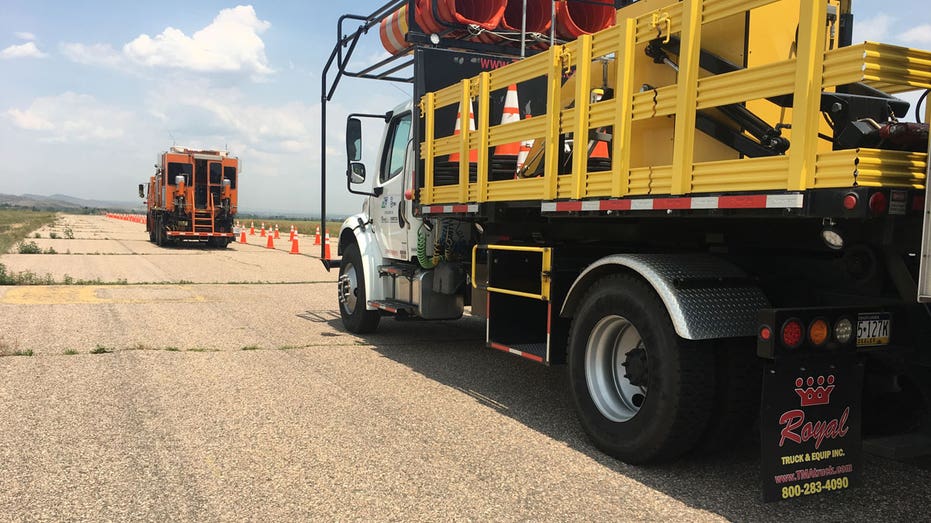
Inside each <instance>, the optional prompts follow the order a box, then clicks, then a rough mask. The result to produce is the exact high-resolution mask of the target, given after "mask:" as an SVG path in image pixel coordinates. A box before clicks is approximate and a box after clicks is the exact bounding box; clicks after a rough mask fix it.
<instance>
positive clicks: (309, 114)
mask: <svg viewBox="0 0 931 523" xmlns="http://www.w3.org/2000/svg"><path fill="white" fill-rule="evenodd" d="M380 4H381V2H378V1H368V0H366V1H356V2H318V1H311V2H309V1H275V2H255V3H253V4H251V5H238V4H236V3H229V2H214V1H201V0H198V1H187V2H181V1H174V0H165V1H159V2H146V1H140V2H125V1H83V2H62V1H60V0H58V1H48V0H29V1H24V0H0V12H2V13H3V14H2V16H0V78H2V79H3V80H2V81H0V155H2V157H3V158H4V159H5V162H4V164H3V166H2V167H0V193H13V194H20V193H36V194H53V193H64V194H69V195H72V196H78V197H86V198H97V199H113V200H124V201H133V200H134V199H135V186H136V185H137V184H138V183H142V182H144V181H145V180H147V178H148V176H150V175H151V174H152V171H153V169H152V164H153V163H154V161H155V159H156V155H157V153H158V152H160V151H162V150H164V149H165V148H166V147H167V146H169V145H171V144H172V143H173V142H174V143H176V144H178V145H188V146H194V147H205V148H222V147H224V146H225V147H228V148H229V149H230V150H231V152H233V153H234V154H236V155H238V156H239V157H240V158H241V159H242V162H243V173H244V174H243V179H242V181H241V187H242V192H241V196H240V203H241V205H242V206H243V207H244V208H248V209H265V210H279V211H287V212H302V213H306V214H316V213H317V212H318V211H319V192H318V188H319V159H320V154H321V152H320V150H319V149H320V147H319V143H320V132H321V131H320V129H319V98H320V71H321V69H322V66H323V63H324V61H325V59H326V58H327V56H328V54H329V51H330V49H331V47H332V45H333V42H334V40H335V31H336V20H337V18H338V17H339V16H340V15H341V14H344V13H345V12H346V9H352V10H353V12H354V13H356V14H368V13H369V12H370V11H372V10H374V9H375V8H376V7H378V6H379V5H380ZM854 12H855V15H856V21H857V22H856V25H855V30H856V33H855V34H856V37H855V40H856V41H859V40H863V39H871V40H879V41H884V42H888V43H894V44H901V45H910V46H913V47H920V48H924V49H931V10H929V9H928V7H927V4H926V2H925V1H924V0H894V1H888V2H875V1H865V0H859V1H855V2H854ZM382 54H383V50H382V49H381V45H380V43H379V41H378V36H377V31H373V32H372V34H371V38H369V40H368V42H366V44H364V45H363V46H362V48H361V49H360V51H359V55H360V57H363V58H365V59H369V60H372V59H374V58H375V57H377V56H380V55H382ZM405 89H406V86H405V87H404V88H403V89H402V88H401V87H397V86H391V85H386V84H383V83H377V82H366V81H352V80H350V81H347V82H346V84H345V89H344V90H342V91H341V92H339V93H338V95H337V98H336V100H334V102H335V103H333V104H331V106H330V118H331V119H330V125H329V129H327V133H328V137H329V140H330V143H331V150H330V151H329V153H330V156H329V157H330V158H331V160H330V164H331V165H332V166H333V167H332V168H331V169H330V174H329V179H330V180H331V186H332V187H333V190H332V191H330V194H331V196H332V198H331V200H330V202H331V204H330V205H331V209H333V210H334V211H335V212H339V213H342V214H348V213H352V212H355V211H356V210H357V209H358V208H359V201H358V200H357V199H353V198H352V197H349V196H348V195H346V194H345V192H344V190H343V189H342V187H343V186H344V181H343V180H344V179H343V177H342V172H343V170H344V167H343V162H344V161H345V154H344V153H343V141H342V134H343V128H344V120H343V118H344V115H345V114H346V113H347V112H348V111H349V110H351V111H359V112H382V111H385V110H388V109H390V108H391V107H393V106H394V105H395V104H397V103H399V102H401V101H403V100H404V98H405ZM367 131H368V130H367ZM377 135H378V131H377V130H372V131H371V132H367V134H366V139H367V140H368V141H367V146H368V147H367V148H368V149H372V148H374V147H375V146H377V144H376V143H375V142H377V141H378V139H377Z"/></svg>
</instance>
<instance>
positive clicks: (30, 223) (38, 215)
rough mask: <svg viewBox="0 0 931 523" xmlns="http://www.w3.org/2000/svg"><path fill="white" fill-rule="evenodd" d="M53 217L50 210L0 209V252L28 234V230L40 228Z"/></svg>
mask: <svg viewBox="0 0 931 523" xmlns="http://www.w3.org/2000/svg"><path fill="white" fill-rule="evenodd" d="M54 219H55V214H54V213H50V212H36V211H30V210H26V209H9V208H2V209H0V253H4V252H7V250H8V249H9V248H10V247H12V246H14V245H16V243H17V242H19V241H20V240H23V239H24V238H26V237H27V236H29V233H30V231H35V230H36V229H40V228H42V226H44V225H48V224H50V223H51V222H52V221H53V220H54Z"/></svg>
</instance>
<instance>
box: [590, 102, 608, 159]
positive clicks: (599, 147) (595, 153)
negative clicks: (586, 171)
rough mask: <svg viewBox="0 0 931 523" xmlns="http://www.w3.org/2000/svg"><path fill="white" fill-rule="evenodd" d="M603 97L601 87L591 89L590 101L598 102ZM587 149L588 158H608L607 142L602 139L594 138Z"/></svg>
mask: <svg viewBox="0 0 931 523" xmlns="http://www.w3.org/2000/svg"><path fill="white" fill-rule="evenodd" d="M603 97H604V91H602V90H601V89H594V90H593V91H592V97H591V98H592V103H597V102H600V101H601V99H602V98H603ZM589 151H590V153H589V155H588V158H589V159H590V160H595V159H599V160H607V159H608V158H610V156H609V153H608V142H606V141H604V140H597V139H596V140H595V143H594V144H592V145H591V146H590V147H589Z"/></svg>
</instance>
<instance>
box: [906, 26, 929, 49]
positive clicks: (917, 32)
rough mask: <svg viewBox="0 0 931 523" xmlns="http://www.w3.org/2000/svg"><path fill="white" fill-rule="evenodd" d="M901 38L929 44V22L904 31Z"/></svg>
mask: <svg viewBox="0 0 931 523" xmlns="http://www.w3.org/2000/svg"><path fill="white" fill-rule="evenodd" d="M902 40H904V41H906V42H909V43H915V44H931V24H922V25H919V26H917V27H913V28H911V29H909V30H908V31H905V33H903V34H902Z"/></svg>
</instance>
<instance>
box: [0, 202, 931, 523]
mask: <svg viewBox="0 0 931 523" xmlns="http://www.w3.org/2000/svg"><path fill="white" fill-rule="evenodd" d="M66 220H68V221H69V223H70V224H71V226H72V229H73V230H74V232H75V236H76V239H75V240H42V241H43V243H46V242H48V244H49V245H53V246H54V248H55V249H56V251H58V252H65V251H66V250H67V249H71V254H62V255H4V256H2V257H0V263H3V264H5V265H7V266H8V267H14V268H16V270H24V269H26V268H29V270H33V271H36V272H43V273H44V272H49V273H51V274H53V276H55V277H56V278H61V277H62V276H63V275H64V274H68V275H69V276H72V277H80V278H84V279H88V280H98V279H99V282H96V283H94V284H90V285H81V286H74V285H71V286H40V287H0V353H6V354H12V353H15V352H17V351H19V352H25V351H32V353H33V354H34V356H32V357H25V356H7V357H0V520H29V521H32V520H44V521H61V520H94V521H98V520H149V521H164V520H192V521H221V520H265V521H267V520H309V519H314V520H377V521H383V520H430V521H436V520H479V521H485V520H507V521H511V520H547V521H569V520H571V521H583V520H584V521H657V520H679V521H713V520H722V519H723V520H737V521H777V520H778V521H816V520H817V521H823V520H826V521H876V520H880V521H915V520H926V519H927V507H928V506H929V504H931V472H928V471H927V470H923V469H921V468H917V467H915V466H913V465H911V464H903V463H897V462H892V461H887V460H884V459H880V458H877V457H870V456H868V457H867V458H866V463H865V485H864V486H863V487H861V488H858V489H852V490H849V491H845V492H840V493H835V494H831V495H826V496H822V497H817V498H809V499H798V500H793V501H790V502H782V503H777V504H769V505H767V504H763V503H761V502H760V501H759V496H760V494H759V490H760V488H759V453H758V451H757V450H755V448H754V443H753V441H752V440H751V441H748V442H746V444H744V445H743V446H742V447H740V448H738V449H735V450H734V451H733V452H730V453H726V454H723V455H715V456H696V457H691V458H688V459H685V460H683V461H680V462H678V463H676V464H671V465H664V466H658V467H642V468H637V467H631V466H627V465H625V464H623V463H620V462H618V461H616V460H613V459H611V458H608V457H606V456H604V455H603V454H601V453H600V452H599V451H597V450H596V449H594V448H593V447H592V446H591V445H590V444H589V442H588V441H587V439H586V438H585V436H584V434H583V433H582V431H581V428H580V427H579V425H578V423H577V422H576V420H575V418H574V415H573V413H572V410H571V407H570V405H569V402H568V399H567V396H566V380H565V369H564V368H562V367H552V368H549V367H544V366H541V365H537V364H534V363H531V362H527V361H524V360H522V359H519V358H516V357H513V356H509V355H507V354H504V353H500V352H498V351H492V350H488V349H485V348H484V347H483V342H482V340H483V336H484V325H483V323H481V322H480V321H477V320H474V319H468V318H467V319H464V320H461V321H458V322H441V323H400V322H395V321H390V320H389V321H383V323H382V327H380V329H379V332H378V333H377V334H375V335H371V336H365V337H359V336H354V335H350V334H348V333H346V332H345V331H343V330H342V327H341V325H340V322H339V320H338V314H337V312H336V310H337V309H336V307H337V304H336V299H335V292H334V286H333V281H334V279H335V274H333V273H327V272H325V271H324V270H323V268H322V266H321V264H320V262H319V261H318V260H316V259H314V258H312V257H309V256H294V255H289V254H287V253H286V252H284V251H270V250H267V249H264V247H260V246H257V245H235V246H231V247H230V249H227V250H224V251H218V250H205V249H197V248H194V249H158V248H155V247H153V246H151V245H149V244H148V243H147V242H146V241H145V240H146V236H145V233H144V232H143V231H142V226H141V225H139V224H132V223H127V222H118V221H114V220H107V219H105V218H98V217H66ZM47 232H48V231H45V233H44V234H42V235H43V236H44V237H47V236H48V234H47ZM107 238H109V239H107ZM301 240H302V241H305V240H308V239H307V238H302V239H301ZM37 241H38V240H37ZM55 242H60V243H55ZM63 242H71V243H70V247H65V243H63ZM256 243H257V242H256ZM283 243H284V242H283ZM306 243H308V244H309V243H312V241H306ZM302 245H303V243H302ZM282 248H284V247H283V246H282ZM79 252H84V253H88V254H80V253H79ZM93 253H99V254H93ZM124 260H125V261H124ZM77 275H80V276H77ZM123 280H125V283H124V281H123ZM98 347H99V348H98ZM104 350H105V351H106V352H104ZM72 352H74V353H76V354H70V353H72ZM93 352H96V353H93Z"/></svg>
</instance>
